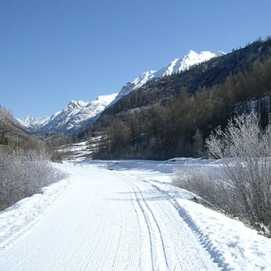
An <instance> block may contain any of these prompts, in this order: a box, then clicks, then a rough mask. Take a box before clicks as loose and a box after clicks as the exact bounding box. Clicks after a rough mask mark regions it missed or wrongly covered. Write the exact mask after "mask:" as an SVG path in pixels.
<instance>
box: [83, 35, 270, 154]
mask: <svg viewBox="0 0 271 271" xmlns="http://www.w3.org/2000/svg"><path fill="white" fill-rule="evenodd" d="M176 63H178V61H174V62H173V63H172V65H169V66H168V67H167V69H165V70H164V71H163V73H162V74H164V76H162V77H160V78H154V73H152V75H151V76H152V77H153V79H152V80H148V81H147V82H146V83H145V84H143V85H142V86H141V87H138V88H136V89H133V91H130V92H129V93H128V94H127V95H124V96H122V97H121V98H120V99H119V100H117V101H116V102H114V103H113V104H112V105H111V106H110V107H107V108H106V109H105V110H104V111H103V112H102V113H101V115H100V117H99V118H98V119H97V121H96V122H95V123H94V124H93V125H92V126H89V127H88V129H87V130H85V131H84V134H83V132H82V134H83V135H85V136H88V135H92V134H94V135H95V134H104V135H106V137H104V138H105V139H106V138H109V139H110V140H108V142H107V143H106V142H103V144H102V145H101V146H102V147H101V149H100V150H98V153H97V155H96V156H95V158H97V159H119V158H121V159H126V158H129V159H143V158H147V159H167V158H169V157H175V156H195V155H198V154H199V153H202V151H204V140H205V139H206V138H207V137H208V136H209V135H210V133H211V132H212V130H213V129H214V128H216V127H217V126H222V127H224V126H225V125H226V123H227V121H228V119H229V118H231V117H232V114H234V113H235V112H234V108H236V104H240V103H242V104H243V103H244V102H245V103H246V101H248V100H251V99H257V101H258V103H257V105H261V104H262V101H263V100H262V99H261V97H265V96H271V38H270V39H266V40H258V41H256V42H253V43H251V44H249V45H247V46H245V47H243V48H240V49H237V50H233V51H232V52H230V53H228V54H223V55H220V56H218V57H214V58H211V59H210V60H208V61H204V62H203V63H200V64H198V65H194V66H192V67H190V68H188V69H185V70H183V71H182V72H177V73H176V72H173V71H174V70H175V71H176V69H174V68H175V64H176ZM177 70H178V69H177ZM167 71H170V72H171V73H172V74H171V75H168V76H165V74H167ZM258 99H259V100H258ZM266 99H267V98H266ZM269 105H270V104H268V105H267V106H265V107H263V106H257V107H259V108H262V109H259V108H258V109H259V110H258V109H257V113H260V114H261V123H263V125H265V124H266V123H267V122H270V121H271V115H270V114H271V110H270V106H269ZM258 111H259V112H258ZM118 142H121V144H118Z"/></svg>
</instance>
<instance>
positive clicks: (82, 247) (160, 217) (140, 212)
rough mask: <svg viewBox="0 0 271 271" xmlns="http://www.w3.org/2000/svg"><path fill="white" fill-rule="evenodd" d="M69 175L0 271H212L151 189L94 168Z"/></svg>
mask: <svg viewBox="0 0 271 271" xmlns="http://www.w3.org/2000/svg"><path fill="white" fill-rule="evenodd" d="M71 172H72V176H73V177H72V178H73V181H72V182H71V183H70V185H69V187H68V188H67V189H66V190H65V191H64V192H63V194H62V195H61V196H59V198H58V199H56V200H55V202H54V204H52V205H51V206H50V207H48V209H47V210H46V212H44V213H43V214H42V215H41V217H40V218H39V219H38V221H37V222H36V223H34V225H33V226H31V227H30V228H29V229H28V230H27V231H24V233H23V234H21V236H19V237H18V238H17V239H16V240H15V241H14V242H12V243H11V244H10V245H8V246H7V247H5V248H2V249H0V270H1V271H13V270H14V271H15V270H16V271H19V270H20V271H22V270H24V271H37V270H39V271H42V270H46V271H48V270H50V271H53V270H75V271H79V270H82V271H83V270H90V271H96V270H105V271H107V270H108V271H111V270H116V271H121V270H125V271H126V270H137V271H140V270H146V271H154V270H155V271H158V270H161V271H164V270H165V271H166V270H170V271H174V270H176V271H177V270H197V271H198V270H219V268H218V265H217V263H216V261H215V259H214V258H212V257H213V255H211V253H210V251H208V249H206V248H205V247H204V244H203V243H202V242H201V241H200V239H199V238H198V236H197V235H196V234H195V232H194V231H193V229H191V228H190V227H189V225H188V224H187V222H186V221H185V220H184V219H182V218H181V217H180V213H179V212H178V210H177V209H176V206H174V204H173V202H172V201H171V200H170V198H169V197H168V196H167V195H166V194H165V193H163V192H162V191H159V190H157V189H156V188H155V187H154V186H153V185H152V184H151V183H146V182H143V181H141V180H139V179H138V178H137V177H136V176H129V175H127V174H126V175H125V174H120V173H118V172H115V171H109V170H105V169H101V168H98V167H96V166H93V165H92V166H89V165H88V166H84V167H82V166H81V167H74V168H73V169H71ZM222 269H223V268H222ZM220 270H221V269H220ZM225 270H226V269H225Z"/></svg>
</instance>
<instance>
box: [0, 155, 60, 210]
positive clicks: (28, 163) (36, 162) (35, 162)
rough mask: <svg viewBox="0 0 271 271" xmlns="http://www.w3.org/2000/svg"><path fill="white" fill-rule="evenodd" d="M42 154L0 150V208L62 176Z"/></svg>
mask: <svg viewBox="0 0 271 271" xmlns="http://www.w3.org/2000/svg"><path fill="white" fill-rule="evenodd" d="M62 176H63V175H62V173H60V172H58V171H56V170H55V169H54V168H53V166H52V164H51V163H50V162H49V161H48V159H47V157H46V156H45V155H44V154H40V153H39V154H38V153H36V152H33V151H31V152H27V153H25V152H22V153H7V152H2V153H1V152H0V209H3V208H6V207H8V206H10V205H11V204H13V203H15V202H16V201H18V200H20V199H22V198H24V197H28V196H31V195H32V194H34V193H37V192H39V191H40V188H41V187H43V186H45V185H48V184H50V183H52V182H54V181H56V180H58V179H60V178H61V177H62Z"/></svg>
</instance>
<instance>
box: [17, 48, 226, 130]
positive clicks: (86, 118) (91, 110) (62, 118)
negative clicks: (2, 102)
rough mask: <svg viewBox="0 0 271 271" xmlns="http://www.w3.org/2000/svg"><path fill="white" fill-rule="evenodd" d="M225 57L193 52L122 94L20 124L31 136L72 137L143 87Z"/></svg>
mask: <svg viewBox="0 0 271 271" xmlns="http://www.w3.org/2000/svg"><path fill="white" fill-rule="evenodd" d="M219 55H221V53H213V52H210V51H202V52H199V53H196V52H195V51H192V50H191V51H190V52H189V53H188V54H187V55H185V56H184V57H182V58H176V59H174V60H173V61H171V62H170V63H169V64H168V65H166V66H165V67H163V68H161V69H159V70H158V71H154V70H150V71H146V72H144V73H142V74H141V75H140V76H138V77H136V78H135V79H134V80H132V81H131V82H128V83H127V84H126V85H124V86H123V87H122V88H121V90H120V91H119V92H118V93H113V94H110V95H105V96H99V97H98V98H97V99H96V100H94V101H88V102H86V101H71V102H70V103H69V104H68V105H67V106H66V107H65V108H64V109H63V110H62V111H59V112H57V113H55V114H53V115H52V116H50V117H42V118H35V117H32V116H28V117H26V118H25V119H19V122H20V123H21V124H22V125H23V126H24V127H26V129H27V130H28V131H30V132H33V133H37V134H42V135H51V134H59V133H63V134H72V133H75V132H76V131H78V130H79V129H81V128H82V127H84V126H86V125H88V124H90V123H92V122H93V121H95V119H97V117H98V116H99V114H100V113H102V112H103V111H104V110H105V109H106V108H107V107H110V106H112V105H114V104H115V103H116V102H117V101H119V100H120V99H121V98H122V97H124V96H126V95H128V94H130V93H131V92H132V91H134V90H136V89H138V88H140V87H142V86H143V85H145V84H146V83H147V82H149V81H150V80H153V79H159V78H162V77H166V76H170V75H172V74H177V73H181V72H183V71H187V70H189V69H190V68H191V67H192V66H194V65H196V64H200V63H202V62H205V61H208V60H210V59H212V58H214V57H216V56H219Z"/></svg>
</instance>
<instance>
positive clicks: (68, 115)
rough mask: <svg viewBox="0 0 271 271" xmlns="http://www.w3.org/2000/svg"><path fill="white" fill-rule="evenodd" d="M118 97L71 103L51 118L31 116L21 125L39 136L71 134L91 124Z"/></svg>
mask: <svg viewBox="0 0 271 271" xmlns="http://www.w3.org/2000/svg"><path fill="white" fill-rule="evenodd" d="M116 96H117V94H116V93H113V94H111V95H104V96H98V97H97V99H96V100H94V101H89V102H85V101H71V102H69V103H68V105H67V106H66V107H65V108H64V109H63V110H62V111H59V112H57V113H55V114H54V115H52V116H51V117H44V118H34V117H31V116H28V117H26V118H25V119H23V120H19V121H20V123H21V124H22V125H23V126H25V127H26V128H27V129H28V130H29V131H31V132H33V133H37V134H43V135H50V134H57V133H63V134H71V133H73V132H75V131H76V130H77V129H79V128H80V127H82V126H83V124H84V123H87V122H91V121H93V120H94V119H95V117H97V116H98V115H99V113H101V112H102V111H103V110H104V109H105V108H106V107H107V106H108V105H109V104H110V103H111V102H112V101H113V100H114V99H115V97H116Z"/></svg>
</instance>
